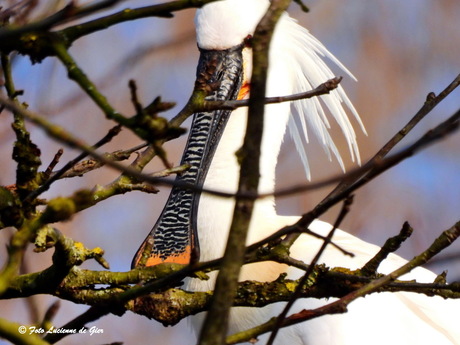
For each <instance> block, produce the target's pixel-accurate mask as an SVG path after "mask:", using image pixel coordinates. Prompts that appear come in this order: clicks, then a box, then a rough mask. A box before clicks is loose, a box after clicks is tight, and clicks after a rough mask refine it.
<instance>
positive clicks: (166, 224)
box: [133, 0, 460, 345]
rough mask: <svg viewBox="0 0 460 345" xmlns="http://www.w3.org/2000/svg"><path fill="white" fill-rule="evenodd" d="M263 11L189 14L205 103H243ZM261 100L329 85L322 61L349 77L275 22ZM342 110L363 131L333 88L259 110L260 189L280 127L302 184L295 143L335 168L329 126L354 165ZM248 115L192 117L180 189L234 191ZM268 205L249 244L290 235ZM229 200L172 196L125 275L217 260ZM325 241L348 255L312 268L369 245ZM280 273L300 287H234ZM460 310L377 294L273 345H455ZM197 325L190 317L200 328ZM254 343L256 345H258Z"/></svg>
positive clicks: (237, 315)
mask: <svg viewBox="0 0 460 345" xmlns="http://www.w3.org/2000/svg"><path fill="white" fill-rule="evenodd" d="M268 6H269V1H268V0H224V1H217V2H214V3H211V4H208V5H206V6H204V7H203V8H202V9H200V10H198V11H197V14H196V18H195V21H196V31H197V40H198V47H199V49H200V52H201V56H200V62H199V66H198V71H197V77H198V78H199V79H202V80H201V81H202V82H208V83H210V84H212V85H218V87H217V88H216V90H214V91H212V94H211V95H209V96H208V97H209V99H210V100H226V99H235V98H237V97H239V98H242V97H246V95H245V93H247V92H246V90H247V89H248V85H249V84H250V80H249V79H250V75H251V48H250V44H247V38H248V37H250V36H251V34H253V32H254V29H255V27H256V25H257V23H258V22H259V20H260V19H261V17H262V16H263V14H264V13H265V11H266V10H267V8H268ZM269 58H270V63H269V65H270V67H269V71H268V82H267V96H282V95H290V94H293V93H296V92H302V91H307V90H310V89H312V88H313V87H316V86H317V85H319V84H320V83H323V82H324V81H326V80H328V79H329V78H332V77H333V76H334V75H333V73H332V72H331V70H330V69H329V67H327V65H326V64H325V62H324V59H328V60H330V61H332V62H333V63H334V64H336V65H337V66H338V67H339V68H341V69H342V70H343V71H344V72H345V73H347V74H348V75H349V76H351V74H350V73H349V72H348V70H347V69H346V68H345V67H344V66H343V65H342V64H341V63H340V62H339V61H338V60H337V59H336V58H335V57H334V56H333V55H332V54H331V53H330V52H329V51H328V50H327V49H326V48H325V47H324V46H323V45H322V44H321V43H320V42H319V41H318V40H317V39H315V38H314V37H313V36H312V35H311V34H310V33H309V32H308V31H307V30H306V29H304V28H302V27H300V26H299V25H298V24H297V23H296V22H295V20H293V19H291V18H290V17H289V16H288V15H287V14H284V15H283V16H282V17H281V19H280V21H279V22H278V24H277V26H276V29H275V33H274V36H273V40H272V42H271V46H270V56H269ZM345 108H348V111H349V112H350V113H351V114H352V115H353V117H354V121H355V122H356V123H357V124H358V125H359V126H361V128H363V127H362V124H361V121H360V119H359V117H358V115H357V113H356V111H355V109H354V108H353V106H352V105H351V102H350V101H349V99H348V97H347V96H346V94H345V92H344V91H343V89H342V88H341V87H339V88H338V89H337V90H335V91H333V92H332V93H331V94H329V95H324V96H321V97H320V98H319V99H318V98H315V99H308V100H302V101H297V102H295V103H294V106H293V109H292V110H293V111H294V113H295V115H296V116H297V118H294V115H291V106H290V105H289V104H287V103H282V104H276V105H267V106H266V107H265V115H264V116H265V120H264V134H263V139H262V147H261V152H262V153H261V157H260V171H261V180H260V184H259V191H260V192H264V193H268V192H272V191H274V187H275V167H276V163H277V157H278V153H279V150H280V146H281V142H282V139H283V136H284V133H285V128H286V127H288V125H289V128H290V130H291V134H292V136H293V138H294V141H295V143H296V144H297V148H298V150H299V151H300V155H301V158H302V161H303V163H304V165H305V167H306V170H307V174H309V172H308V171H309V169H308V161H307V159H306V155H305V153H304V148H303V144H304V142H306V141H308V137H307V130H308V132H309V133H310V132H313V133H315V134H316V136H317V137H318V138H319V140H320V142H321V143H322V144H323V145H324V149H325V151H326V153H327V154H328V155H329V156H332V155H334V156H335V157H336V158H337V160H338V161H339V162H340V164H342V160H341V158H340V154H339V151H338V150H337V148H336V146H335V145H334V142H333V140H332V138H331V136H330V134H329V132H328V128H329V120H330V119H329V118H333V119H334V120H335V121H336V122H337V123H338V125H339V126H340V128H341V130H342V131H343V134H344V136H345V138H346V140H347V142H348V146H349V150H350V152H351V156H352V158H354V159H356V160H358V161H359V153H358V149H357V144H356V138H355V132H354V129H353V127H352V125H351V122H350V121H349V119H348V116H347V113H346V111H345ZM246 120H247V109H245V108H239V109H237V110H235V111H233V112H230V111H215V112H203V113H197V114H195V115H194V119H193V123H192V127H191V130H190V135H189V138H188V142H187V145H186V148H185V151H184V155H183V158H182V163H188V164H189V165H190V166H191V167H190V169H188V170H187V171H186V172H185V173H184V174H182V175H181V176H179V177H178V179H179V180H182V181H187V182H190V183H194V184H196V185H199V186H204V187H206V188H210V189H215V190H222V191H226V192H236V190H237V185H238V176H239V165H238V162H237V158H236V156H235V152H236V151H237V150H238V149H239V148H240V147H241V145H242V142H243V136H244V133H245V127H246ZM274 205H275V204H274V199H273V198H265V199H262V200H258V201H257V202H256V204H255V208H254V213H253V216H252V219H251V224H250V228H249V234H248V240H247V242H248V244H250V243H253V242H255V241H258V240H261V239H263V238H265V237H266V236H268V235H270V234H271V233H273V232H275V231H276V230H278V229H280V228H281V227H283V226H286V225H291V224H293V223H295V222H296V221H297V220H298V217H286V216H280V215H277V214H276V211H275V206H274ZM233 207H234V200H232V199H223V198H218V197H214V196H211V195H208V194H202V195H199V194H196V193H192V192H190V191H188V190H183V189H180V188H176V187H174V188H173V189H172V191H171V194H170V196H169V199H168V201H167V203H166V206H165V208H164V210H163V212H162V214H161V216H160V218H159V219H158V221H157V223H156V224H155V226H154V227H153V229H152V231H151V232H150V233H149V235H148V236H147V238H146V240H145V241H144V243H143V244H142V245H141V247H140V249H139V250H138V252H137V254H136V256H135V258H134V260H133V266H151V265H156V264H158V263H161V262H178V263H188V262H189V261H190V260H196V259H198V258H199V259H200V260H203V261H206V260H211V259H215V258H219V257H221V256H222V255H223V253H224V248H225V244H226V239H227V235H228V228H229V226H230V222H231V217H232V213H233ZM330 229H331V225H330V224H327V223H325V222H322V221H320V220H316V221H315V222H313V223H312V224H311V226H310V230H312V231H314V232H317V233H318V234H320V235H323V236H326V235H327V233H328V232H329V231H330ZM333 241H334V242H335V243H337V244H338V245H339V246H340V247H342V248H344V249H346V250H348V251H350V252H353V253H354V254H355V257H354V258H350V257H346V256H344V255H343V254H342V253H341V252H339V251H338V250H337V249H335V248H333V247H331V246H329V247H328V249H327V250H326V251H325V253H324V254H323V256H322V258H321V260H322V262H324V263H325V264H327V265H329V266H341V267H347V268H351V269H356V268H360V267H362V265H364V264H365V263H366V262H367V261H368V260H369V259H370V258H371V257H373V256H374V255H375V254H376V252H377V251H378V249H379V247H377V246H375V245H372V244H369V243H366V242H364V241H361V240H360V239H358V238H356V237H354V236H352V235H350V234H348V233H346V232H344V231H341V230H338V231H337V232H336V233H335V235H334V238H333ZM321 244H322V241H320V240H318V239H315V238H313V237H311V236H308V235H302V236H301V237H300V238H299V239H298V240H297V241H296V243H295V244H294V245H293V246H292V248H291V255H292V256H293V257H294V258H296V259H300V260H303V261H305V262H307V263H308V262H309V260H311V259H312V258H313V256H314V255H315V254H316V252H317V250H318V248H319V247H320V245H321ZM405 262H406V261H405V260H404V259H402V258H400V257H398V256H396V255H390V256H389V258H388V259H387V260H385V261H384V262H383V263H382V265H381V267H380V271H381V272H382V273H386V272H389V271H392V270H394V269H395V268H398V267H399V266H401V265H402V264H404V263H405ZM283 272H285V273H287V274H288V277H290V278H298V277H299V276H300V275H301V274H302V272H300V271H299V270H297V269H294V268H290V267H288V268H286V266H285V265H280V264H277V263H267V262H265V263H258V264H252V265H246V266H244V267H243V270H242V272H241V275H240V279H241V280H245V279H252V280H259V281H270V280H274V279H276V278H277V277H278V276H279V274H281V273H283ZM435 277H436V276H435V274H434V273H432V272H430V271H428V270H425V269H423V268H418V269H415V270H414V271H413V272H411V273H410V274H408V275H407V276H405V278H406V279H417V281H419V282H433V280H434V279H435ZM213 284H214V280H213V279H210V280H208V281H201V280H198V279H190V280H188V281H187V282H186V285H185V288H186V289H189V290H194V291H207V290H212V289H213ZM325 303H326V302H325V301H323V300H316V299H302V300H299V301H298V302H296V304H295V305H294V307H293V310H292V311H293V312H295V311H299V310H301V309H311V308H314V307H318V306H320V305H322V304H325ZM283 306H284V304H283V303H277V304H273V305H270V306H267V307H264V308H233V310H232V312H231V318H230V325H229V332H231V333H234V332H237V331H242V330H245V329H248V328H250V327H254V326H256V325H258V324H261V323H263V322H265V321H267V320H268V319H269V318H271V317H273V316H276V315H278V314H279V312H280V311H281V310H282V308H283ZM459 313H460V303H459V302H457V301H453V300H443V299H441V298H438V297H427V296H423V295H418V294H413V293H380V294H375V295H371V296H368V297H366V298H361V299H359V300H357V301H355V302H354V303H352V304H351V305H350V307H349V311H348V313H346V314H343V315H334V316H324V317H321V318H318V319H314V320H312V321H309V322H306V323H302V324H298V325H295V326H291V327H288V328H285V329H282V330H280V332H279V335H278V337H277V338H276V344H293V345H298V344H308V345H323V344H324V345H326V344H327V345H332V344H334V345H340V344H343V345H345V344H350V345H351V344H353V345H360V344H366V345H367V344H373V345H376V344H382V345H383V344H385V345H388V344H393V345H395V344H398V345H402V344H404V345H407V344H417V345H420V344H430V345H434V344H436V345H440V344H457V345H460V327H459V326H458V319H457V315H459ZM200 319H201V318H200V316H197V317H194V321H193V323H194V324H196V326H197V327H198V325H199V323H200ZM266 336H267V335H264V336H261V337H260V339H259V340H261V343H262V344H263V343H264V342H263V339H266Z"/></svg>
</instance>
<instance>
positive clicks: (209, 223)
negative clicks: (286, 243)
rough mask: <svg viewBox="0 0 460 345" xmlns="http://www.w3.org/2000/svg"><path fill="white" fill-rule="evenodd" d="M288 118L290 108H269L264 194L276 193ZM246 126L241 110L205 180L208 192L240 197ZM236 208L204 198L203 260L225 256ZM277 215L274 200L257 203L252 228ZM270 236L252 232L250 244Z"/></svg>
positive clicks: (201, 206) (230, 200) (263, 148)
mask: <svg viewBox="0 0 460 345" xmlns="http://www.w3.org/2000/svg"><path fill="white" fill-rule="evenodd" d="M287 116H289V105H288V104H279V105H276V106H267V107H266V111H265V121H264V122H265V124H264V134H263V139H262V146H261V152H262V153H261V157H260V161H259V164H260V174H261V176H260V181H259V192H260V193H271V192H273V191H274V189H275V168H276V162H277V158H278V154H279V150H280V147H281V143H282V140H283V136H284V128H285V127H286V122H287ZM246 123H247V109H246V108H239V109H238V110H235V111H234V112H233V113H232V114H231V116H230V119H229V121H228V123H227V125H226V127H225V131H224V133H223V136H222V138H221V140H220V142H219V145H218V147H217V150H216V152H215V155H214V158H213V160H212V163H211V166H210V168H209V171H208V174H207V177H206V179H205V183H204V185H205V187H206V188H210V189H214V190H219V191H225V192H230V193H236V191H237V189H238V181H239V174H240V166H239V164H238V161H237V157H236V152H237V151H238V150H239V149H240V148H241V146H242V144H243V139H244V135H245V129H246ZM234 205H235V203H234V199H233V198H220V197H215V196H211V195H209V194H203V195H202V196H201V199H200V202H199V208H198V236H199V243H200V251H201V260H210V259H214V258H217V257H220V256H221V255H222V254H223V251H224V248H225V243H226V241H227V235H228V230H229V228H230V225H231V220H232V216H233V208H234ZM275 215H276V213H275V208H274V198H273V197H267V198H264V199H260V200H257V201H256V204H255V209H254V212H253V218H252V220H251V224H257V223H258V220H257V217H264V218H265V219H267V218H268V217H272V216H275ZM253 228H257V227H253ZM262 230H263V229H262ZM266 235H267V234H266V232H261V233H258V232H257V231H254V230H251V229H250V233H249V238H248V242H254V241H256V240H259V239H261V238H263V237H265V236H266Z"/></svg>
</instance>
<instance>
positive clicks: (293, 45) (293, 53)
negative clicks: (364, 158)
mask: <svg viewBox="0 0 460 345" xmlns="http://www.w3.org/2000/svg"><path fill="white" fill-rule="evenodd" d="M277 32H282V39H278V40H276V41H275V42H274V44H275V45H276V51H277V54H283V58H284V59H285V61H286V65H288V66H289V68H287V69H286V71H288V73H289V71H290V72H291V73H293V72H294V71H295V72H296V73H297V74H296V75H291V78H292V79H291V80H294V81H295V82H294V85H293V88H292V92H293V93H300V92H305V91H309V90H312V89H314V88H315V87H317V86H319V85H320V84H322V83H324V82H325V81H327V80H329V79H331V78H334V77H335V75H334V73H333V72H332V71H331V69H330V68H329V67H328V66H327V65H326V63H325V61H324V59H329V60H330V61H331V62H333V63H334V64H335V65H337V66H338V67H339V68H340V69H341V70H343V71H344V72H345V73H346V74H347V75H348V76H350V77H351V78H353V79H354V80H356V78H355V77H354V76H353V74H352V73H351V72H350V71H349V70H348V69H347V68H346V67H345V66H344V65H343V64H342V63H341V62H340V61H339V60H338V59H337V58H336V57H335V56H334V55H333V54H332V53H331V52H329V51H328V50H327V49H326V47H324V45H323V44H322V43H321V42H319V41H318V40H317V39H316V38H315V37H313V36H312V35H311V34H310V33H309V32H308V30H307V29H305V28H303V27H301V26H300V25H298V24H297V22H296V21H295V20H294V19H292V18H290V17H289V16H288V15H287V14H286V15H284V16H283V17H282V18H281V20H280V22H279V23H278V27H277ZM275 38H276V36H275ZM293 104H294V105H293V108H294V109H295V112H294V113H295V115H293V116H291V117H290V118H289V130H290V134H291V137H292V138H293V140H294V143H295V145H296V148H297V151H298V152H299V154H300V158H301V160H302V164H303V165H304V168H305V172H306V175H307V178H308V179H310V168H309V163H308V160H307V154H306V151H305V146H306V144H307V143H308V142H309V136H308V130H310V131H312V132H313V133H314V134H315V135H316V136H317V138H318V140H319V141H320V143H321V144H322V146H323V148H324V150H325V152H326V154H327V156H328V158H329V159H330V160H332V156H335V157H336V159H337V161H338V162H339V164H340V166H341V167H342V169H344V164H343V160H342V156H341V154H340V152H339V150H338V148H337V146H336V145H335V143H334V141H333V139H332V137H331V135H330V133H329V129H330V127H331V126H330V123H329V120H328V115H329V116H332V118H334V120H335V121H336V122H337V123H338V125H339V127H340V129H341V130H342V132H343V134H344V136H345V139H346V141H347V144H348V149H349V151H350V155H351V159H352V160H353V161H356V162H357V163H358V164H360V162H361V161H360V155H359V149H358V144H357V142H356V134H355V130H354V129H353V126H352V124H351V122H350V120H349V118H348V115H347V111H346V110H345V109H346V108H348V111H349V112H350V113H351V114H353V117H354V118H355V120H356V121H357V122H358V124H359V126H360V128H361V130H362V131H363V132H364V133H366V130H365V128H364V125H363V123H362V121H361V119H360V117H359V115H358V113H357V111H356V109H355V108H354V106H353V104H352V103H351V101H350V99H349V98H348V96H347V95H346V93H345V91H344V90H343V88H342V86H340V85H339V87H338V88H337V89H336V90H334V91H332V92H331V93H330V94H328V95H323V96H320V97H314V98H310V99H304V100H300V101H296V102H294V103H293ZM325 109H327V112H326V111H325Z"/></svg>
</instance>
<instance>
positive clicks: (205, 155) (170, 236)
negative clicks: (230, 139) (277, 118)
mask: <svg viewBox="0 0 460 345" xmlns="http://www.w3.org/2000/svg"><path fill="white" fill-rule="evenodd" d="M242 49H243V47H242V46H239V47H235V48H232V49H229V50H224V51H216V50H211V51H205V50H202V51H201V55H200V61H199V64H198V69H197V81H196V85H197V87H200V88H204V89H207V90H210V91H209V95H208V97H206V100H230V99H235V98H236V97H237V96H238V93H239V89H240V88H241V83H242V76H243V72H242V70H243V67H242V65H243V63H242V59H243V58H242ZM230 113H231V111H228V110H217V111H213V112H201V113H197V114H195V115H194V116H193V122H192V127H191V129H190V134H189V137H188V140H187V144H186V147H185V150H184V154H183V156H182V161H181V164H188V165H189V166H190V168H189V169H188V170H186V171H185V172H184V173H182V174H181V175H180V176H178V177H177V178H176V181H181V182H187V183H190V184H193V185H195V186H198V187H201V186H203V183H204V180H205V178H206V174H207V171H208V169H209V166H210V164H211V160H212V157H213V155H214V152H215V149H216V147H217V144H218V142H219V139H220V137H221V135H222V133H223V130H224V127H225V124H226V122H227V119H228V117H229V116H230ZM199 199H200V193H199V192H194V191H191V190H189V189H185V188H183V187H177V186H175V187H173V188H172V190H171V194H170V195H169V198H168V201H167V203H166V205H165V207H164V209H163V212H162V213H161V215H160V218H159V219H158V220H157V222H156V224H155V226H154V227H153V229H152V230H151V231H150V233H149V234H148V236H147V238H146V239H145V240H144V242H143V243H142V245H141V247H140V248H139V250H138V251H137V253H136V255H135V257H134V259H133V262H132V266H133V267H137V266H154V265H157V264H160V263H164V262H169V263H180V264H188V263H190V262H191V261H195V260H198V259H199V244H198V236H197V213H198V201H199Z"/></svg>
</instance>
